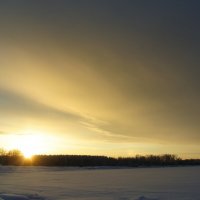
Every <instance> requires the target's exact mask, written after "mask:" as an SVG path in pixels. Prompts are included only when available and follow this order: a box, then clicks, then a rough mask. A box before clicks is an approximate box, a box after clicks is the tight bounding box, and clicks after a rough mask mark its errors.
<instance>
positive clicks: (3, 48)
mask: <svg viewBox="0 0 200 200" xmlns="http://www.w3.org/2000/svg"><path fill="white" fill-rule="evenodd" d="M199 6H200V5H199V3H198V2H197V1H191V2H189V1H177V2H174V1H149V2H148V1H129V0H125V1H112V0H111V1H104V0H103V1H94V0H89V1H81V0H80V1H78V0H77V1H72V0H69V1H60V0H58V1H51V0H49V1H33V0H30V1H26V0H19V1H14V0H13V1H12V0H11V1H1V2H0V27H1V29H0V30H1V31H0V147H3V148H6V149H11V148H18V149H20V150H22V151H24V152H25V151H26V150H25V149H28V148H29V147H27V145H28V146H30V145H32V149H35V150H34V152H33V153H56V154H59V153H62V154H65V153H66V154H92V155H94V154H95V155H96V154H97V155H111V156H121V155H122V156H132V155H135V154H161V153H175V154H178V155H181V156H186V157H187V156H188V157H199V153H200V146H199V142H200V133H199V132H200V123H199V119H200V108H199V100H200V95H199V85H200V81H199V73H200V70H199V69H200V68H199V66H198V64H199V48H200V45H199V43H200V37H199V35H200V28H199V19H200V14H199ZM27 141H29V142H27ZM30 141H32V143H31V142H30ZM33 141H34V142H33ZM33 143H34V144H33ZM30 151H31V150H30Z"/></svg>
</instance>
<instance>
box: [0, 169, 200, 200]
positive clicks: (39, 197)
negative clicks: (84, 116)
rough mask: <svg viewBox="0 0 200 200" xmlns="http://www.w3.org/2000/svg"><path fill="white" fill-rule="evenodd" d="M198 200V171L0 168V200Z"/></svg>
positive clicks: (199, 195) (199, 187) (199, 199)
mask: <svg viewBox="0 0 200 200" xmlns="http://www.w3.org/2000/svg"><path fill="white" fill-rule="evenodd" d="M2 199H3V200H46V199H47V200H200V167H175V168H135V169H134V168H133V169H106V168H105V169H101V168H100V169H91V168H81V169H80V168H65V167H63V168H59V167H0V200H2Z"/></svg>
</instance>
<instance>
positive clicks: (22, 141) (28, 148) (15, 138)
mask: <svg viewBox="0 0 200 200" xmlns="http://www.w3.org/2000/svg"><path fill="white" fill-rule="evenodd" d="M50 141H51V137H50V136H49V135H48V134H44V133H42V132H39V131H34V130H31V131H23V132H20V133H17V134H14V135H10V140H9V143H10V145H8V146H9V149H18V150H20V151H21V152H22V154H23V155H24V157H25V158H27V159H28V158H29V159H30V158H31V157H32V156H33V155H35V154H45V153H47V152H48V151H49V149H51V145H50Z"/></svg>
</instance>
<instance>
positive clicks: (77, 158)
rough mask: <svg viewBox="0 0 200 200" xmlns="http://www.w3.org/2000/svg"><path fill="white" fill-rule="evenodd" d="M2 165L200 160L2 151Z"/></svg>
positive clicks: (164, 163)
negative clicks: (25, 153) (31, 153)
mask: <svg viewBox="0 0 200 200" xmlns="http://www.w3.org/2000/svg"><path fill="white" fill-rule="evenodd" d="M0 165H16V166H27V165H31V166H70V167H95V166H112V167H120V166H121V167H150V166H185V165H200V159H181V158H179V157H178V156H176V155H173V154H164V155H147V156H141V155H136V156H134V157H118V158H113V157H107V156H90V155H34V156H33V157H32V158H31V159H26V158H24V156H23V155H22V153H21V152H20V151H18V150H12V151H8V152H7V151H5V150H2V149H0Z"/></svg>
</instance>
